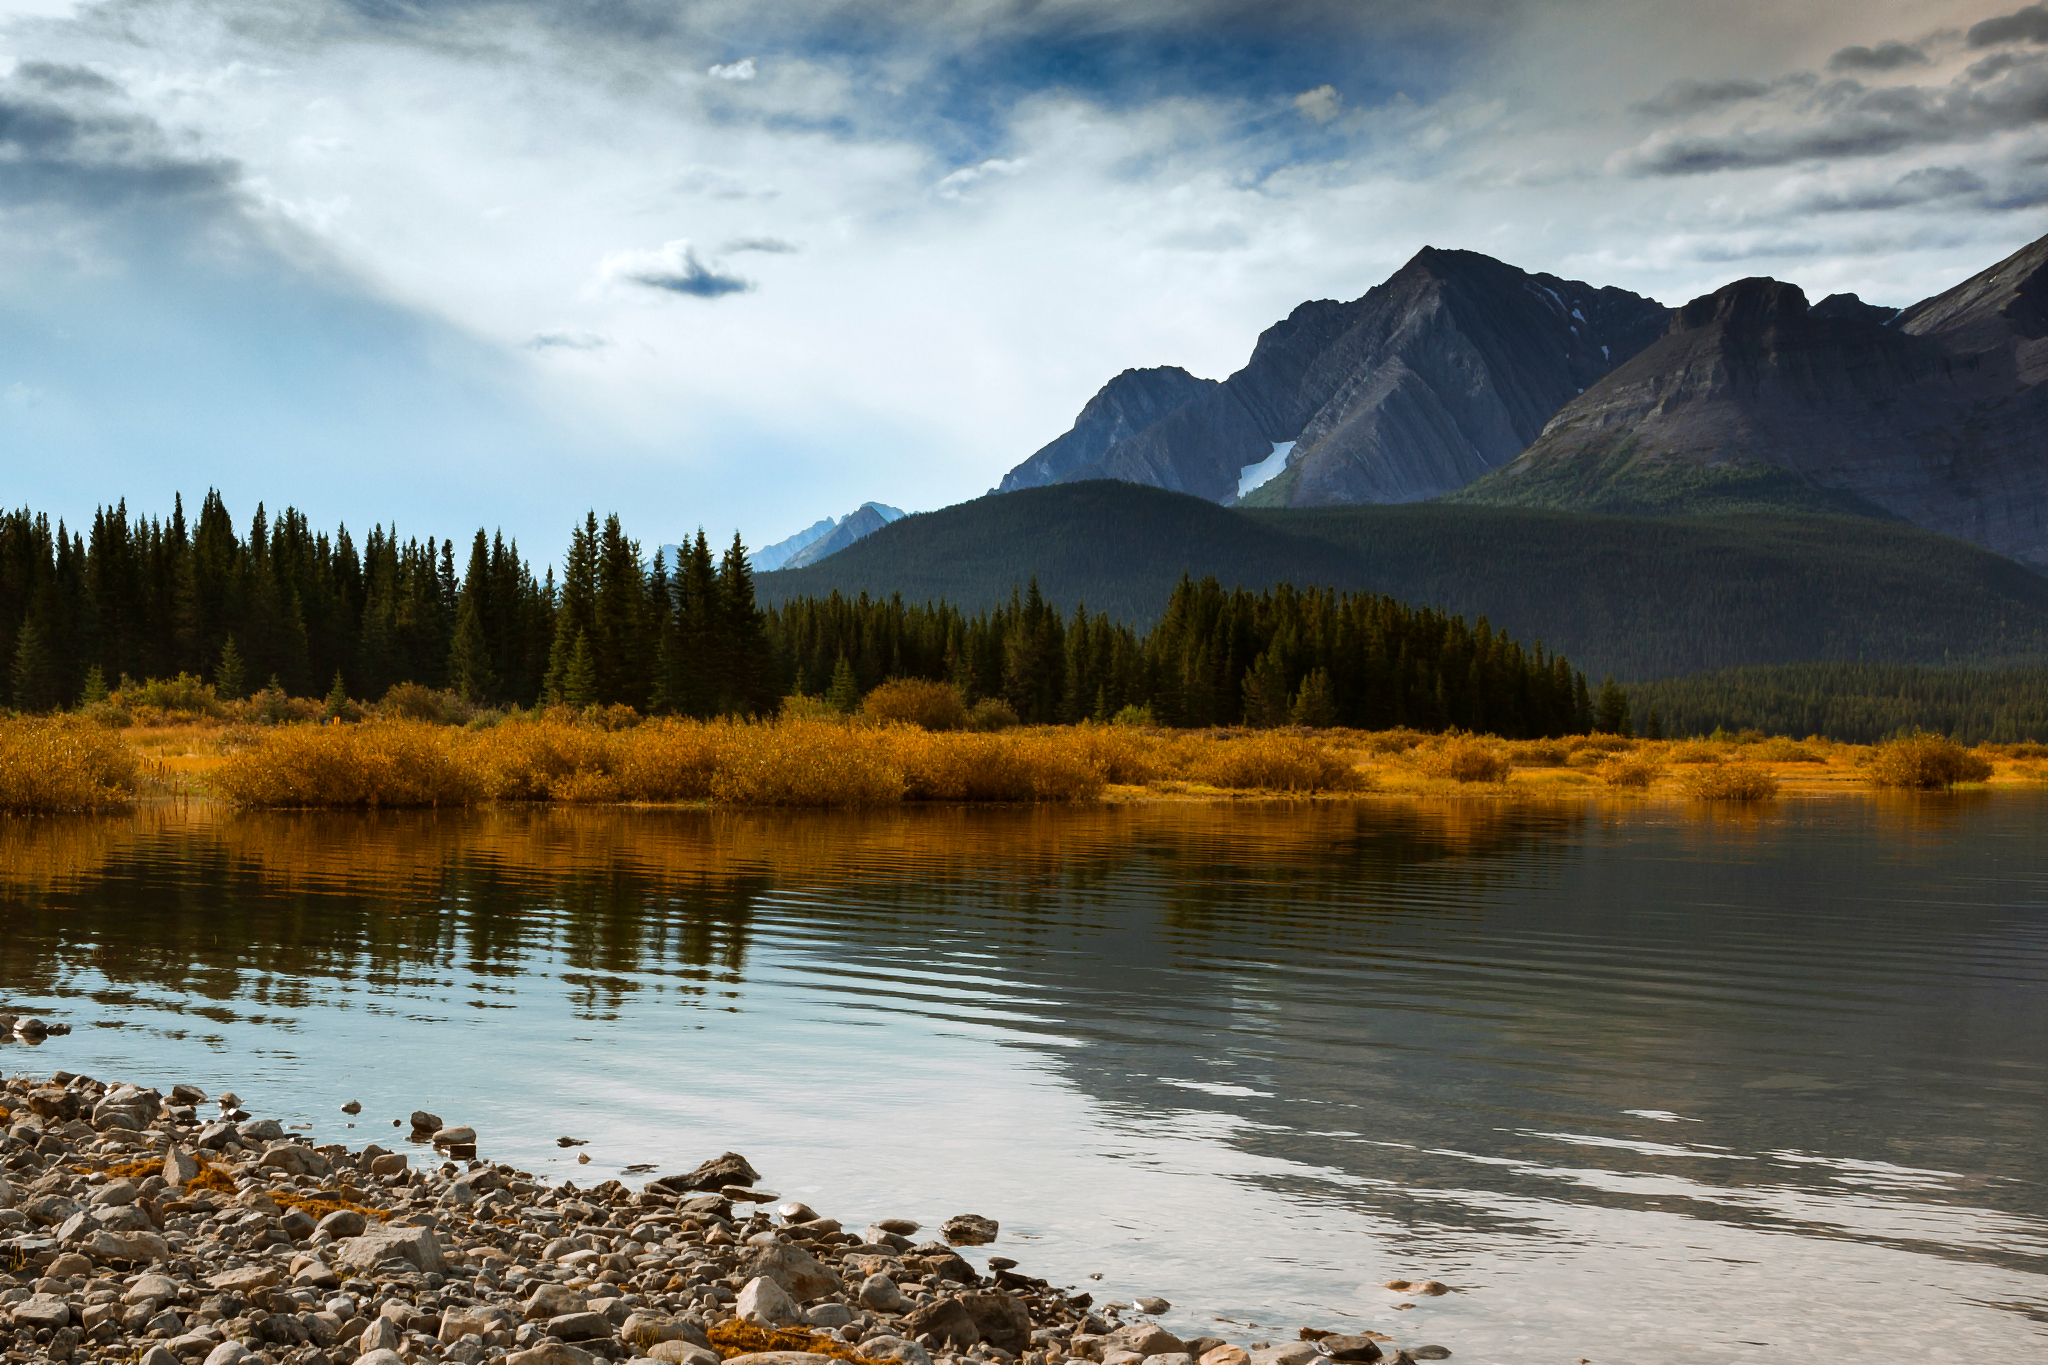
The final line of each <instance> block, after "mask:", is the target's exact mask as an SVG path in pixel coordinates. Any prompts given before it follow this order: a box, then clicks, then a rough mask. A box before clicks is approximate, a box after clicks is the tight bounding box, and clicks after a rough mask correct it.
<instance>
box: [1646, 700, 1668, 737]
mask: <svg viewBox="0 0 2048 1365" xmlns="http://www.w3.org/2000/svg"><path fill="white" fill-rule="evenodd" d="M1643 738H1644V739H1662V738H1664V721H1663V719H1662V718H1661V717H1660V716H1658V714H1657V708H1656V707H1654V706H1653V707H1651V708H1650V716H1649V719H1648V720H1646V721H1644V722H1643Z"/></svg>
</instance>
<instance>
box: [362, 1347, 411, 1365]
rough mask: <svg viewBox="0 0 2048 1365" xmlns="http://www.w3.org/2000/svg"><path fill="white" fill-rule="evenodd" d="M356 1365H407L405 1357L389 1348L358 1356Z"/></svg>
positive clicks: (380, 1348)
mask: <svg viewBox="0 0 2048 1365" xmlns="http://www.w3.org/2000/svg"><path fill="white" fill-rule="evenodd" d="M356 1365H405V1357H404V1356H402V1355H400V1354H399V1353H398V1352H396V1351H394V1350H392V1349H391V1348H390V1347H388V1346H380V1347H378V1348H377V1349H376V1350H374V1351H365V1352H363V1353H362V1354H361V1355H359V1356H357V1357H356Z"/></svg>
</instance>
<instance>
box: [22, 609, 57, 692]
mask: <svg viewBox="0 0 2048 1365" xmlns="http://www.w3.org/2000/svg"><path fill="white" fill-rule="evenodd" d="M12 678H13V683H14V706H15V709H16V710H18V711H49V710H53V709H54V708H55V707H56V705H57V700H58V698H57V661H56V659H55V658H54V657H53V656H52V655H51V652H50V649H49V646H47V645H46V644H44V643H43V629H42V626H41V624H40V623H39V622H37V621H36V620H35V618H34V617H30V618H29V619H28V620H27V621H25V622H23V623H22V627H21V633H20V634H19V635H18V636H16V637H15V644H14V667H13V672H12Z"/></svg>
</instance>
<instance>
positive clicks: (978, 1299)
mask: <svg viewBox="0 0 2048 1365" xmlns="http://www.w3.org/2000/svg"><path fill="white" fill-rule="evenodd" d="M959 1303H960V1306H961V1307H962V1308H964V1309H966V1310H967V1316H968V1317H970V1318H972V1319H974V1326H975V1330H977V1331H978V1332H980V1333H981V1339H982V1340H983V1341H985V1342H987V1343H988V1344H989V1345H991V1346H993V1347H995V1348H997V1349H998V1350H1003V1351H1008V1352H1009V1353H1010V1354H1011V1355H1014V1356H1021V1355H1023V1354H1024V1352H1025V1351H1026V1350H1028V1349H1030V1346H1031V1310H1030V1309H1028V1308H1026V1307H1025V1306H1024V1305H1023V1303H1022V1302H1020V1301H1019V1300H1017V1299H1015V1298H1012V1297H1011V1296H1010V1295H1008V1294H1005V1293H1003V1292H1001V1291H1000V1290H985V1291H982V1292H980V1293H974V1294H962V1295H961V1296H960V1299H959ZM1174 1344H1175V1346H1179V1344H1180V1343H1179V1342H1175V1343H1174ZM1147 1354H1150V1352H1148V1353H1147ZM1169 1365H1194V1362H1193V1361H1172V1362H1169Z"/></svg>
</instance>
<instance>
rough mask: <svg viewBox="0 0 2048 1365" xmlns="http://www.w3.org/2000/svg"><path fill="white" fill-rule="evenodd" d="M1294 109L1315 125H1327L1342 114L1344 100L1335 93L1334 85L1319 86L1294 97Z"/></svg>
mask: <svg viewBox="0 0 2048 1365" xmlns="http://www.w3.org/2000/svg"><path fill="white" fill-rule="evenodd" d="M1294 107H1295V108H1296V109H1299V110H1300V111H1301V114H1302V117H1304V118H1307V119H1311V120H1313V121H1314V122H1317V123H1328V122H1329V121H1330V120H1331V119H1334V118H1336V117H1337V115H1339V114H1341V113H1343V112H1344V98H1343V96H1341V95H1339V94H1338V93H1337V87H1336V86H1334V85H1319V86H1317V87H1316V88H1315V89H1313V90H1304V91H1302V92H1301V93H1300V94H1299V95H1296V96H1295V97H1294Z"/></svg>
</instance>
